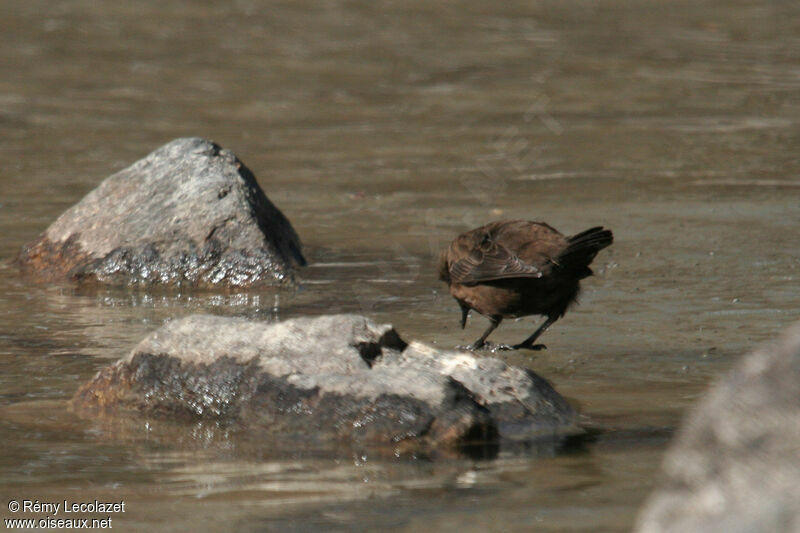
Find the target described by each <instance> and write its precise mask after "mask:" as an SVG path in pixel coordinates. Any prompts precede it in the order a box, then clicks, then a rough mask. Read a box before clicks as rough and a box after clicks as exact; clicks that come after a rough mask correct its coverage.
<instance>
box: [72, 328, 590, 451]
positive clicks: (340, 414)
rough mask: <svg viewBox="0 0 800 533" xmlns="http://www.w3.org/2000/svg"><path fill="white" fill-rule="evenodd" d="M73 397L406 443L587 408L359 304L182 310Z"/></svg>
mask: <svg viewBox="0 0 800 533" xmlns="http://www.w3.org/2000/svg"><path fill="white" fill-rule="evenodd" d="M72 405H73V407H75V408H76V409H77V410H79V411H88V412H97V411H103V412H107V413H112V414H113V413H122V412H125V411H127V410H134V411H136V412H138V413H141V414H145V415H155V416H158V415H161V416H164V417H189V418H206V419H213V420H218V421H221V422H222V423H224V424H230V425H231V426H232V427H236V428H239V429H244V430H247V431H251V430H252V431H268V432H269V433H270V435H271V436H272V437H275V436H285V437H286V438H297V437H298V436H301V437H307V438H308V439H309V441H311V440H313V441H314V442H332V441H337V440H350V441H353V442H356V443H362V444H376V445H390V446H393V447H394V448H395V450H400V451H414V450H422V449H429V448H458V447H460V446H462V445H468V444H474V443H476V442H478V443H481V442H482V443H487V442H488V443H496V442H497V441H498V436H499V437H500V438H503V437H510V438H515V439H519V438H520V437H524V438H526V439H529V440H533V439H537V438H541V437H548V438H551V439H552V438H554V437H563V436H565V435H567V434H572V433H574V432H575V431H576V426H575V418H576V413H575V411H574V410H573V409H572V408H571V407H570V406H569V405H568V404H567V402H566V401H565V400H564V399H563V398H562V397H561V396H560V395H559V394H558V393H557V392H555V390H553V389H552V387H550V385H549V384H547V382H545V381H544V380H543V379H542V378H539V377H538V376H536V375H535V374H533V373H532V372H529V371H524V370H521V369H517V368H514V367H509V366H507V365H505V363H503V362H502V361H499V360H496V359H491V358H480V359H478V358H475V357H474V356H472V355H470V354H466V353H462V352H438V351H435V350H433V349H431V348H429V347H426V346H424V345H421V344H418V343H414V344H412V345H410V346H409V345H407V344H406V343H405V342H404V341H403V340H402V339H400V337H399V336H398V335H397V333H396V332H395V331H394V329H392V327H391V326H389V325H376V324H374V323H372V322H370V321H369V320H368V319H366V318H364V317H361V316H356V315H330V316H323V317H317V318H298V319H294V320H288V321H285V322H279V323H274V324H264V323H259V322H250V321H247V320H244V319H238V318H224V317H216V316H210V315H195V316H191V317H188V318H184V319H181V320H176V321H173V322H170V323H168V324H167V325H165V326H164V327H162V328H161V329H159V330H157V331H155V332H154V333H152V334H151V335H149V336H148V337H146V338H145V339H144V340H143V341H142V342H141V343H139V345H138V346H137V347H136V348H134V350H133V351H132V352H131V353H130V354H129V355H128V356H127V357H125V358H123V359H121V360H120V361H118V362H117V363H116V364H114V365H111V366H109V367H107V368H104V369H102V370H101V371H100V372H99V373H98V374H97V375H96V376H95V377H94V379H92V380H91V381H90V382H89V383H87V384H86V385H84V386H83V387H81V388H80V390H79V391H78V392H77V394H76V395H75V397H74V398H73V400H72ZM523 428H524V432H523ZM506 430H507V431H508V434H504V431H506ZM498 431H499V432H500V433H499V435H498ZM523 433H524V435H523Z"/></svg>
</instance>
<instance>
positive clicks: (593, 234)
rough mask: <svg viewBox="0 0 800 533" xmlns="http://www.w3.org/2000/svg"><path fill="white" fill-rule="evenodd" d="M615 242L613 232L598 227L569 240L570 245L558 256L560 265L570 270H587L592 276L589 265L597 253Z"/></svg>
mask: <svg viewBox="0 0 800 533" xmlns="http://www.w3.org/2000/svg"><path fill="white" fill-rule="evenodd" d="M612 242H614V235H613V234H612V233H611V230H607V229H604V228H602V227H601V226H596V227H594V228H589V229H587V230H586V231H582V232H580V233H578V234H576V235H573V236H572V237H570V238H569V244H568V245H567V247H566V248H565V249H564V251H563V252H562V253H561V255H559V256H558V264H559V265H560V266H561V267H563V268H566V269H569V270H586V271H587V273H586V275H590V274H591V270H589V268H588V267H589V264H590V263H591V262H592V260H593V259H594V256H596V255H597V252H599V251H600V250H602V249H603V248H605V247H607V246H610V245H611V243H612Z"/></svg>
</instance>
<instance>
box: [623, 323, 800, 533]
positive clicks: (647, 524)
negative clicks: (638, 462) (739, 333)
mask: <svg viewBox="0 0 800 533" xmlns="http://www.w3.org/2000/svg"><path fill="white" fill-rule="evenodd" d="M663 476H664V480H663V481H662V482H661V484H660V486H659V487H658V488H657V489H656V490H655V491H654V493H653V494H652V495H651V496H650V498H649V499H648V501H647V502H646V504H645V506H644V508H643V510H642V512H641V514H640V516H639V519H638V523H637V526H636V531H638V532H639V533H666V532H675V533H678V532H680V533H683V532H686V531H691V532H693V533H705V532H708V533H710V532H721V531H724V532H726V533H745V532H748V533H750V532H758V533H768V532H788V531H800V324H797V325H795V326H794V327H793V328H791V329H790V330H789V331H788V332H787V333H786V334H785V335H784V336H783V338H782V339H781V340H780V342H778V343H775V344H772V345H769V346H764V347H762V348H761V349H759V350H757V351H756V352H754V353H751V354H749V355H747V356H746V357H744V358H743V359H742V360H741V361H739V363H738V364H737V365H736V367H735V368H733V370H731V372H730V373H729V374H728V375H726V376H725V377H724V378H723V379H721V380H720V381H719V382H718V383H716V384H715V385H714V386H713V387H712V388H711V390H710V391H709V392H708V393H707V394H706V395H705V397H704V398H703V399H702V400H701V401H700V403H699V405H698V406H697V408H696V409H694V411H693V412H692V413H691V414H690V416H689V417H688V418H687V420H686V421H685V423H684V425H683V427H682V428H681V429H680V431H679V434H678V436H677V437H676V439H675V442H674V443H673V444H672V446H671V448H670V450H669V451H668V452H667V455H666V457H665V460H664V465H663Z"/></svg>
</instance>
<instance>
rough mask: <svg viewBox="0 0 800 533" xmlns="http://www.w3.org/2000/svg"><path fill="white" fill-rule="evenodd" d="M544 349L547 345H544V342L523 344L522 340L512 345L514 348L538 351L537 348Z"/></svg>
mask: <svg viewBox="0 0 800 533" xmlns="http://www.w3.org/2000/svg"><path fill="white" fill-rule="evenodd" d="M546 349H547V346H545V345H544V344H525V343H524V342H523V343H520V344H516V345H515V346H514V350H535V351H537V352H538V351H539V350H546Z"/></svg>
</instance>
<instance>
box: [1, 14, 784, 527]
mask: <svg viewBox="0 0 800 533" xmlns="http://www.w3.org/2000/svg"><path fill="white" fill-rule="evenodd" d="M799 14H800V13H798V8H797V6H796V5H794V4H792V3H790V2H771V3H762V2H748V1H742V2H714V3H712V2H672V3H669V4H662V3H660V2H653V1H644V2H637V3H629V2H621V1H618V0H610V1H608V2H603V3H600V4H597V3H590V2H583V1H580V0H568V1H566V2H550V1H544V2H515V1H512V2H505V3H502V5H494V4H491V3H486V2H477V1H471V0H465V1H462V2H416V1H412V2H404V3H397V2H386V1H379V2H361V1H355V2H339V1H325V2H312V3H307V4H306V3H303V4H302V5H300V4H299V3H298V4H292V3H270V4H263V3H260V2H250V1H246V0H242V1H237V2H230V3H223V4H215V3H209V2H195V3H191V4H189V3H184V2H174V1H172V0H165V1H162V2H158V3H152V4H147V5H142V4H141V3H137V4H130V5H129V4H126V3H120V2H108V1H101V2H81V1H79V2H70V3H65V4H64V3H61V4H59V3H54V2H42V1H33V2H31V1H29V0H26V1H24V2H22V1H17V0H10V1H6V2H3V3H2V4H0V35H2V36H3V37H2V42H3V46H2V47H0V138H1V139H2V143H0V160H2V161H3V163H2V165H0V258H2V259H3V266H2V267H0V434H1V435H2V436H3V451H2V453H0V497H2V502H1V503H2V505H1V506H0V515H2V517H3V518H8V517H18V518H34V519H41V518H45V516H46V515H47V513H27V514H25V513H16V514H13V513H11V512H9V510H8V508H7V507H8V506H7V502H8V501H9V500H12V499H14V500H18V501H23V500H25V499H28V500H39V501H40V502H58V501H62V500H64V499H67V500H69V501H93V500H95V499H98V500H101V501H102V500H113V501H120V500H122V501H125V502H126V512H125V513H118V514H114V515H111V517H112V519H113V527H114V528H116V529H120V530H123V531H125V530H130V531H143V530H148V531H153V530H155V531H188V530H192V531H223V530H224V531H231V530H235V531H356V530H383V531H386V530H394V531H419V530H422V531H456V530H457V531H560V532H561V531H587V532H589V531H592V532H594V531H627V530H629V529H630V527H631V524H632V523H633V520H634V517H635V513H636V509H637V508H638V507H639V505H640V504H641V503H642V501H643V500H644V498H645V496H646V494H647V492H648V490H649V489H650V488H651V487H652V486H653V484H654V476H655V474H656V472H657V468H658V464H659V461H660V457H661V455H662V453H663V451H664V449H665V447H666V445H667V443H668V440H669V437H670V435H671V434H672V433H673V431H674V429H675V428H676V427H677V425H678V423H679V421H680V418H681V415H682V413H683V412H684V410H685V409H686V408H687V407H689V406H690V405H692V403H693V402H694V401H695V400H696V399H697V398H698V396H699V395H700V394H701V393H702V391H703V390H704V389H705V387H706V386H707V384H708V383H709V381H710V380H711V379H712V378H713V376H714V375H716V374H718V373H720V372H722V371H724V370H726V369H727V368H728V367H729V366H730V364H731V362H732V361H733V360H734V358H735V357H736V356H738V355H739V354H742V353H744V352H746V351H747V350H748V349H750V348H751V347H753V346H754V345H756V344H757V343H760V342H762V341H765V340H767V339H770V338H772V337H773V336H775V335H776V334H777V333H778V332H779V331H780V330H781V329H782V328H783V327H785V326H786V325H788V324H789V323H791V322H792V321H794V320H796V319H798V318H800V311H798V306H797V302H798V300H800V259H799V258H800V254H798V252H799V251H800V249H799V245H798V238H797V235H798V230H799V229H800V176H798V174H799V172H798V170H800V159H798V156H797V154H798V148H800V107H799V106H798V104H800V96H799V95H800V37H798V36H799V35H800V25H798V20H800V17H798V15H799ZM186 135H199V136H203V137H208V138H212V139H214V140H216V141H217V142H219V143H220V144H222V145H223V146H225V147H226V148H230V149H232V150H233V151H235V152H236V153H237V154H238V155H239V156H240V157H241V158H242V159H243V160H244V161H245V162H246V163H247V164H248V166H250V167H251V168H252V170H253V171H254V172H255V174H256V175H257V176H258V178H259V181H260V183H261V185H262V187H263V188H264V189H265V191H266V193H267V194H268V196H269V197H270V198H271V199H272V200H273V202H275V203H276V204H277V205H278V206H279V207H280V208H281V209H282V210H283V211H284V213H285V214H286V215H287V216H288V217H289V219H290V220H291V221H292V222H293V224H294V225H295V227H296V229H297V231H298V233H299V234H300V236H301V238H302V239H303V241H304V243H305V245H306V252H307V256H308V258H309V260H310V262H311V266H309V267H308V268H306V269H304V270H303V271H302V272H301V278H302V280H303V281H302V284H301V286H300V287H299V289H297V290H296V291H284V292H279V293H277V292H274V291H269V290H260V291H244V292H232V293H231V292H195V293H193V292H182V293H175V292H163V291H155V290H151V291H145V290H130V289H125V288H116V289H114V288H109V289H101V290H84V289H79V288H75V287H70V286H55V285H51V286H42V285H33V284H29V283H26V282H24V281H22V280H20V279H19V278H18V276H17V274H16V271H15V270H14V269H13V268H12V267H10V266H9V265H8V260H9V259H10V258H12V257H13V256H14V255H15V254H16V253H17V251H18V250H19V247H20V246H21V245H22V244H23V243H24V242H26V241H28V240H30V239H32V238H34V237H35V236H36V235H37V234H38V233H39V232H40V231H42V230H43V229H44V228H45V227H46V226H47V225H48V224H49V223H50V222H51V221H52V220H53V219H54V218H55V217H56V216H57V215H58V214H59V213H61V212H62V211H63V210H64V209H66V208H67V207H69V206H70V205H72V204H74V203H75V202H76V201H78V200H79V199H80V198H81V197H82V196H83V195H84V194H85V193H86V192H88V191H89V190H91V189H92V188H93V187H94V186H96V185H97V184H98V183H99V182H100V181H101V180H102V179H103V178H104V177H105V176H107V175H109V174H110V173H112V172H113V171H116V170H119V169H121V168H123V167H125V166H127V165H128V164H130V163H132V162H133V161H135V160H137V159H139V158H140V157H142V156H144V155H145V154H147V153H148V152H150V151H151V150H153V149H155V148H156V147H158V146H160V145H161V144H163V143H165V142H167V141H169V140H171V139H173V138H176V137H180V136H186ZM497 218H533V219H544V220H547V221H548V222H550V223H551V224H553V225H554V226H556V227H557V228H559V229H561V230H562V231H564V232H567V233H571V232H577V231H580V230H582V229H585V228H587V227H589V226H591V225H595V224H603V225H606V226H608V227H610V228H612V229H613V230H614V232H615V236H616V242H615V244H614V245H613V247H612V248H610V249H608V250H606V251H604V252H602V253H601V254H600V255H599V256H598V257H597V259H596V261H595V271H596V276H595V277H593V278H590V279H588V280H586V282H585V283H584V292H583V295H582V297H581V302H580V305H579V306H578V307H576V308H574V309H573V310H572V311H571V312H570V313H568V314H567V316H566V317H565V318H564V319H563V320H562V321H560V322H558V323H557V324H556V325H555V326H553V327H552V328H551V329H550V330H549V331H548V332H547V333H546V334H545V336H544V337H543V338H542V341H543V342H544V343H545V344H547V345H548V347H549V349H548V350H546V351H543V352H537V353H527V352H520V353H504V354H501V355H500V356H501V357H503V358H504V359H506V360H507V361H509V362H511V363H514V364H519V365H524V366H527V367H529V368H532V369H534V370H535V371H536V372H538V373H540V374H542V375H543V376H545V377H546V378H547V379H549V380H550V381H552V382H553V383H554V385H555V386H556V388H557V389H558V390H559V391H561V392H562V393H563V394H564V395H566V396H568V397H569V398H570V399H571V400H572V401H573V402H574V403H575V404H576V405H578V406H580V408H581V410H582V412H583V413H584V415H585V416H586V417H587V419H590V420H591V421H592V423H593V424H596V425H598V426H600V427H602V428H604V431H603V432H602V433H600V434H599V435H597V436H596V437H595V438H594V439H593V440H590V441H587V442H583V443H581V445H580V446H575V447H572V448H569V449H566V450H563V451H562V453H559V454H556V455H552V454H550V455H547V454H545V455H544V456H543V455H542V454H538V453H536V451H535V450H527V451H526V450H524V449H523V450H519V449H517V450H502V451H501V454H500V456H499V457H497V458H496V459H493V460H483V461H481V460H471V459H467V458H439V459H431V458H418V459H407V458H403V459H396V460H390V459H385V458H378V457H373V456H370V454H369V453H368V452H364V451H362V450H340V453H338V454H337V455H336V456H335V457H321V456H318V455H315V454H311V453H306V451H305V450H303V449H302V446H301V447H298V448H297V449H296V450H293V451H292V452H289V453H280V454H277V453H270V451H269V450H259V449H258V443H242V442H236V441H232V440H231V439H229V438H228V437H227V436H226V435H225V434H224V433H221V432H220V431H218V430H217V428H214V427H209V426H203V425H197V426H191V427H183V428H177V429H175V428H169V427H166V426H165V424H164V423H163V422H161V421H157V420H149V421H140V422H135V423H134V425H133V426H132V427H131V426H127V427H125V428H122V427H117V426H116V425H115V424H113V423H101V422H99V421H87V420H81V419H78V418H75V417H74V416H72V415H70V414H69V413H68V412H67V411H66V410H65V402H66V400H67V399H68V398H69V397H70V396H71V395H72V394H73V393H74V391H75V390H76V388H77V387H78V385H79V384H81V383H83V382H85V381H86V380H87V379H89V378H90V377H91V376H92V375H93V373H94V372H95V371H97V369H99V368H100V367H102V366H104V365H106V364H108V363H110V362H112V361H113V360H115V359H116V358H118V357H120V356H121V355H123V354H125V353H126V352H127V351H128V350H130V349H131V347H132V346H133V345H134V344H135V343H136V342H137V341H138V340H139V339H140V338H141V337H142V336H144V335H145V334H146V333H148V332H149V331H152V330H153V329H155V328H157V327H158V326H159V325H161V324H162V323H163V322H164V321H166V320H168V319H170V318H173V317H178V316H184V315H187V314H190V313H194V312H212V313H220V314H229V315H239V316H249V317H252V318H259V319H264V320H270V319H274V318H280V319H285V318H290V317H294V316H305V315H315V314H322V313H332V312H359V313H364V314H367V315H369V316H371V317H372V318H374V319H376V320H379V321H386V322H391V323H393V324H394V325H395V326H396V327H397V329H398V330H399V331H400V333H401V335H403V336H404V337H405V338H406V339H417V340H421V341H424V342H427V343H430V344H434V345H436V346H441V347H446V348H450V347H453V346H455V345H457V344H463V343H466V342H469V341H472V340H474V338H476V337H477V336H478V335H479V334H480V332H481V331H482V330H483V328H484V327H485V325H486V323H485V321H484V319H482V318H481V317H475V316H473V317H472V318H471V320H470V323H469V324H468V326H467V329H466V331H461V330H460V329H459V327H458V318H459V316H458V314H459V313H458V309H457V306H456V305H455V303H454V302H453V301H452V300H451V299H450V298H449V297H448V296H447V295H446V294H445V293H444V290H443V287H442V286H441V285H440V283H439V282H438V281H437V280H436V278H435V269H434V262H435V256H436V253H437V251H438V249H439V248H441V247H443V246H444V245H445V244H446V242H447V241H448V239H450V238H452V236H454V235H455V234H456V233H457V232H459V231H463V230H465V229H469V228H471V227H474V226H477V225H479V224H482V223H485V222H486V221H489V220H492V219H497ZM533 327H534V323H533V320H532V319H524V320H520V321H517V322H513V321H509V322H507V323H504V324H503V325H502V326H501V327H500V328H499V329H498V330H497V331H496V332H495V333H494V334H493V335H492V339H494V340H496V341H506V342H517V341H519V340H521V339H522V338H524V337H525V336H526V335H527V334H529V333H530V332H531V331H532V329H533ZM51 514H52V513H51ZM85 516H88V517H90V518H94V517H101V518H102V517H104V516H105V515H104V516H100V515H81V517H85ZM59 517H64V515H63V513H62V514H61V515H59Z"/></svg>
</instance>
